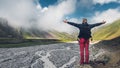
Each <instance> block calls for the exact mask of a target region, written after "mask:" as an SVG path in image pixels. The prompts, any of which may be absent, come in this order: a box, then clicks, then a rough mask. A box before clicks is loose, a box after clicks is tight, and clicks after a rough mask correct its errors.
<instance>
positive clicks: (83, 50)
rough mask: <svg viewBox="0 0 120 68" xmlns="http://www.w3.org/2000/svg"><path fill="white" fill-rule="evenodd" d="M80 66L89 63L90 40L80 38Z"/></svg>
mask: <svg viewBox="0 0 120 68" xmlns="http://www.w3.org/2000/svg"><path fill="white" fill-rule="evenodd" d="M79 46H80V64H84V63H89V39H85V38H80V40H79Z"/></svg>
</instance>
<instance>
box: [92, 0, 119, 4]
mask: <svg viewBox="0 0 120 68" xmlns="http://www.w3.org/2000/svg"><path fill="white" fill-rule="evenodd" d="M110 2H117V3H120V1H119V0H93V3H94V4H97V3H99V4H101V5H103V4H107V3H110Z"/></svg>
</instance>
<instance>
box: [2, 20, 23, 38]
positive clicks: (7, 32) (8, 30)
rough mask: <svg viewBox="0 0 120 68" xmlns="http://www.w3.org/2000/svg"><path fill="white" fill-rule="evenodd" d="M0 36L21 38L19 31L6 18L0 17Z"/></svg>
mask: <svg viewBox="0 0 120 68" xmlns="http://www.w3.org/2000/svg"><path fill="white" fill-rule="evenodd" d="M0 38H3V39H4V38H19V39H20V38H22V36H21V35H20V33H19V32H18V31H17V30H16V29H14V28H13V27H11V26H10V25H9V24H8V21H7V20H6V19H3V18H0Z"/></svg>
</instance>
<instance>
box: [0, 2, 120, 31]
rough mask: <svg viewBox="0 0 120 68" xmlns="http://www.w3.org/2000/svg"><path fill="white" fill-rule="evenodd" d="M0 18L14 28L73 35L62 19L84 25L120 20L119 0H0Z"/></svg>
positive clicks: (70, 28) (70, 27)
mask: <svg viewBox="0 0 120 68" xmlns="http://www.w3.org/2000/svg"><path fill="white" fill-rule="evenodd" d="M0 17H2V18H6V19H7V20H8V21H9V24H10V25H12V26H13V27H21V26H22V27H24V28H31V27H35V28H38V29H40V30H41V29H42V30H49V29H55V30H58V31H63V32H71V31H72V29H73V28H74V27H72V26H70V25H68V24H65V23H63V22H62V20H63V19H68V20H69V21H72V22H75V23H81V20H82V18H87V19H88V23H97V22H101V21H102V20H106V21H107V23H111V22H113V21H115V20H117V19H120V0H0Z"/></svg>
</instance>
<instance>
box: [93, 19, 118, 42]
mask: <svg viewBox="0 0 120 68" xmlns="http://www.w3.org/2000/svg"><path fill="white" fill-rule="evenodd" d="M118 36H120V19H119V20H117V21H115V22H113V23H112V24H109V25H107V26H104V27H102V28H100V29H98V30H97V31H95V32H94V35H93V39H94V40H109V39H112V38H115V37H118Z"/></svg>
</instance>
